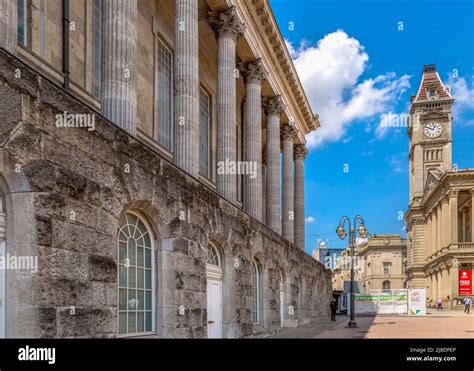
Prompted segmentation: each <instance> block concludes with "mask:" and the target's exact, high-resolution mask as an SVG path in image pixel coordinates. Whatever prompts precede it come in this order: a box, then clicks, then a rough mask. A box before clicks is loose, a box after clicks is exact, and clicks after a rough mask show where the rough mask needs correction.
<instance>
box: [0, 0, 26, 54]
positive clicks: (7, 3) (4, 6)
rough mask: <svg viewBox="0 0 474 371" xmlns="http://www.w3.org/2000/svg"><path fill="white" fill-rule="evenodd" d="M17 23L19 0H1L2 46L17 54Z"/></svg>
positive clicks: (0, 39)
mask: <svg viewBox="0 0 474 371" xmlns="http://www.w3.org/2000/svg"><path fill="white" fill-rule="evenodd" d="M17 24H18V9H17V0H0V48H4V49H6V50H7V51H9V52H10V53H12V54H16V52H15V50H16V44H17ZM25 26H26V25H25Z"/></svg>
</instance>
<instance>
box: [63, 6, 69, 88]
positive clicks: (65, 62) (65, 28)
mask: <svg viewBox="0 0 474 371" xmlns="http://www.w3.org/2000/svg"><path fill="white" fill-rule="evenodd" d="M62 72H63V76H64V83H63V87H64V89H69V0H63V71H62Z"/></svg>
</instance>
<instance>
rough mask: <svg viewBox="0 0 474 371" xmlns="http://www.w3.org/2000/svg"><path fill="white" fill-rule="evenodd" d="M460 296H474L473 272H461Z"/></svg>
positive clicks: (464, 270) (467, 270)
mask: <svg viewBox="0 0 474 371" xmlns="http://www.w3.org/2000/svg"><path fill="white" fill-rule="evenodd" d="M459 295H472V270H471V269H460V270H459Z"/></svg>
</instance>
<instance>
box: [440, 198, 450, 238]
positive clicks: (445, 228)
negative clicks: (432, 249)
mask: <svg viewBox="0 0 474 371" xmlns="http://www.w3.org/2000/svg"><path fill="white" fill-rule="evenodd" d="M441 208H442V213H443V226H442V227H443V246H445V247H448V246H449V237H450V236H449V229H448V225H449V224H448V219H449V212H448V210H449V205H448V199H447V198H446V197H443V199H442V200H441Z"/></svg>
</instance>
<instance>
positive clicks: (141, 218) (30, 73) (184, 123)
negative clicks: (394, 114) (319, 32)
mask: <svg viewBox="0 0 474 371" xmlns="http://www.w3.org/2000/svg"><path fill="white" fill-rule="evenodd" d="M229 3H231V2H229V1H224V0H212V1H211V0H208V1H205V0H199V1H194V0H176V1H172V0H163V1H152V0H143V1H137V0H108V1H100V0H78V1H69V2H68V1H61V0H48V1H44V0H31V1H21V0H0V5H1V6H0V9H1V10H2V13H1V15H0V22H1V23H0V26H1V32H0V47H1V50H0V112H1V116H2V121H1V126H0V190H1V193H0V194H1V197H0V249H1V251H2V252H5V251H6V253H8V254H10V255H11V256H12V257H16V256H18V257H22V256H24V257H33V258H34V257H36V258H37V259H38V260H37V263H38V264H37V266H36V268H37V269H36V270H35V269H30V270H26V269H11V270H1V274H0V299H1V302H0V303H1V304H0V335H1V336H6V337H117V336H135V335H140V336H160V337H242V336H247V335H251V334H252V333H253V332H255V331H273V330H276V329H278V328H280V327H281V326H296V325H298V324H301V323H308V322H310V321H313V320H318V319H321V318H326V317H327V316H328V301H329V299H330V295H331V276H330V272H329V271H328V270H327V269H325V268H324V266H323V265H322V264H321V263H319V262H317V261H316V260H315V259H313V258H312V257H311V256H309V255H308V254H306V253H305V252H304V158H305V156H306V154H307V150H306V148H305V134H307V133H309V132H310V131H312V130H315V129H317V127H318V126H319V122H318V118H317V116H316V115H314V114H313V112H312V111H311V108H310V106H309V103H308V101H307V98H306V96H305V93H304V91H303V89H302V86H301V84H300V82H299V80H298V76H297V74H296V71H295V69H294V66H293V64H292V61H291V58H290V55H289V53H288V51H287V49H286V47H285V43H284V40H283V38H282V36H281V34H280V32H279V29H278V26H277V24H276V21H275V19H274V17H273V14H272V10H271V9H270V6H269V4H268V1H266V0H265V1H263V0H258V1H251V0H243V1H238V2H234V3H235V5H234V6H230V5H229ZM281 153H282V161H281V163H280V155H281ZM280 172H281V173H282V181H281V184H282V190H280ZM280 195H281V196H280ZM281 197H282V199H281ZM280 203H281V205H282V208H281V209H280ZM32 261H33V262H34V260H32ZM26 268H27V267H26ZM33 268H34V267H33Z"/></svg>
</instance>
